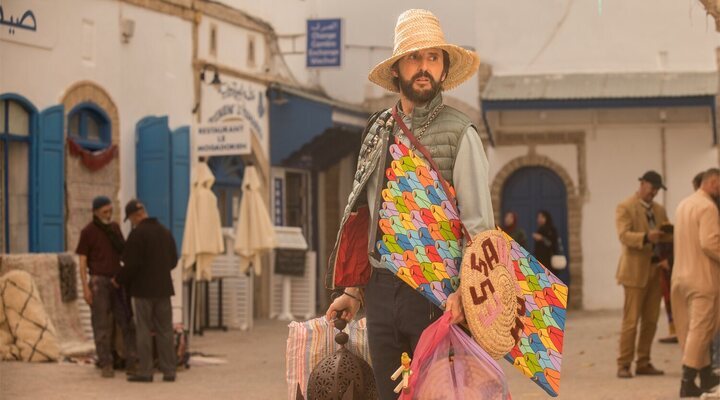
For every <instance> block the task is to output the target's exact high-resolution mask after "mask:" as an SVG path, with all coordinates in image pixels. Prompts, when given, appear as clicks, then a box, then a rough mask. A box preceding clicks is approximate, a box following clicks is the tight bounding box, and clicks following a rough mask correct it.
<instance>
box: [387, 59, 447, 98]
mask: <svg viewBox="0 0 720 400" xmlns="http://www.w3.org/2000/svg"><path fill="white" fill-rule="evenodd" d="M442 52H443V70H442V74H441V76H442V75H445V74H447V73H448V71H450V54H448V52H447V51H445V50H443V51H442ZM399 62H400V60H397V61H395V63H393V65H392V67H390V69H391V70H394V71H398V66H397V65H398V63H399ZM398 75H400V74H399V71H398ZM392 82H393V86H395V87H396V88H398V90H400V78H398V77H393V80H392Z"/></svg>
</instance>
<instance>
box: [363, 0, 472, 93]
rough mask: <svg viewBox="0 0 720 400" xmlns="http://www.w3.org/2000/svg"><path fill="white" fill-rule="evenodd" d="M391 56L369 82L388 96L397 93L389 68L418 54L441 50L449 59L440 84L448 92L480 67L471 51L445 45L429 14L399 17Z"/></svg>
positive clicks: (414, 12)
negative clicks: (404, 58) (389, 93)
mask: <svg viewBox="0 0 720 400" xmlns="http://www.w3.org/2000/svg"><path fill="white" fill-rule="evenodd" d="M394 40H395V43H394V46H393V55H392V57H390V58H388V59H387V60H385V61H383V62H381V63H380V64H378V65H376V66H375V68H373V69H372V71H370V74H369V75H368V79H370V81H371V82H373V83H375V84H377V85H378V86H380V87H382V88H384V89H387V90H389V91H391V92H395V93H397V92H399V90H398V88H397V87H396V86H395V85H393V74H392V66H393V64H395V62H396V61H398V60H399V59H400V58H402V57H404V56H406V55H408V54H411V53H414V52H416V51H420V50H428V49H433V48H435V49H442V50H445V51H446V52H447V53H448V55H449V56H450V68H449V70H448V72H447V78H446V79H445V81H444V82H443V84H442V87H443V89H444V90H450V89H453V88H455V87H456V86H458V85H460V84H461V83H463V82H465V81H466V80H468V79H469V78H470V77H471V76H472V75H473V74H474V73H475V72H476V71H477V70H478V67H480V57H479V56H478V55H477V53H475V52H474V51H470V50H466V49H463V48H462V47H460V46H456V45H454V44H450V43H448V42H446V41H445V34H444V33H443V31H442V28H441V27H440V20H438V18H437V17H436V16H435V15H434V14H433V13H431V12H430V11H428V10H420V9H413V10H407V11H405V12H404V13H402V14H401V15H400V16H399V17H398V20H397V24H396V25H395V38H394Z"/></svg>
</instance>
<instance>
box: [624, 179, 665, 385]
mask: <svg viewBox="0 0 720 400" xmlns="http://www.w3.org/2000/svg"><path fill="white" fill-rule="evenodd" d="M661 188H662V189H666V188H665V186H664V185H663V182H662V176H660V174H658V173H657V172H655V171H648V172H646V173H645V175H643V176H642V177H641V178H640V188H639V189H638V191H637V192H636V193H635V194H634V195H632V196H630V198H628V199H626V200H625V201H623V202H622V203H620V204H618V206H617V210H616V213H615V224H616V226H617V232H618V237H619V239H620V243H621V244H622V254H621V256H620V262H619V264H618V270H617V274H616V278H617V281H618V283H619V284H621V285H623V288H624V290H625V304H624V307H623V321H622V330H621V332H620V356H619V357H618V359H617V362H618V372H617V376H618V378H632V373H631V372H630V364H632V361H633V358H634V357H635V353H636V352H635V348H636V345H635V342H636V340H637V359H636V361H635V373H636V374H637V375H662V374H663V371H661V370H659V369H657V368H655V367H654V366H653V365H652V364H651V363H650V347H651V345H652V341H653V338H654V337H655V330H656V329H657V321H658V317H659V316H660V300H661V298H662V290H661V287H660V271H659V270H658V269H659V268H663V267H667V265H666V264H667V260H660V258H659V256H658V254H659V253H658V252H657V251H656V244H658V243H660V241H661V240H662V241H669V240H672V238H671V237H670V235H664V234H663V233H662V231H660V229H659V227H660V226H661V225H663V224H665V223H667V221H668V218H667V213H666V212H665V208H664V207H663V206H661V205H660V204H658V203H655V202H654V201H653V199H654V198H655V196H656V195H657V193H658V191H659V190H660V189H661ZM638 321H639V322H640V337H639V338H637V336H638V332H637V331H638Z"/></svg>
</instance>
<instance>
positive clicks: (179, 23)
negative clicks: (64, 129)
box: [0, 0, 193, 204]
mask: <svg viewBox="0 0 720 400" xmlns="http://www.w3.org/2000/svg"><path fill="white" fill-rule="evenodd" d="M10 4H13V3H12V2H11V3H10ZM3 6H4V11H5V13H6V14H9V8H10V7H7V6H6V4H3ZM15 8H17V7H15ZM20 8H22V9H23V10H24V9H33V11H34V12H35V14H36V16H37V18H38V21H39V22H38V25H39V28H40V27H43V25H42V24H43V23H44V21H47V20H51V21H61V22H62V23H57V24H55V26H54V28H56V30H55V31H54V32H52V35H53V38H54V39H53V41H52V44H51V46H50V47H49V48H47V49H45V48H39V47H35V46H27V45H22V44H18V43H14V42H9V41H5V40H0V70H2V71H3V73H2V74H0V93H7V92H15V93H19V94H21V95H23V96H25V97H26V98H28V99H29V100H30V101H31V102H32V103H33V104H34V105H35V106H36V107H37V108H38V109H41V110H42V109H45V108H47V107H50V106H53V105H57V104H59V103H60V101H61V100H62V96H63V95H64V93H65V91H66V90H67V89H68V88H69V87H70V86H72V85H73V84H75V83H77V82H79V81H83V80H90V81H92V82H94V83H95V84H97V85H99V86H101V87H102V88H104V89H105V90H106V91H107V92H108V94H109V95H110V97H111V98H112V100H113V101H114V103H115V105H116V106H117V108H118V112H119V115H120V148H121V151H120V168H121V186H120V187H121V189H120V195H119V197H120V203H121V204H124V203H125V202H126V201H127V200H129V199H130V198H132V197H133V196H134V195H135V124H136V123H137V122H138V121H139V120H140V119H141V118H143V117H145V116H148V115H167V116H168V117H169V122H170V127H171V128H173V129H174V128H176V127H178V126H181V125H189V124H190V123H191V119H192V114H191V110H192V108H193V89H192V69H191V60H192V52H191V51H192V40H191V33H192V29H191V24H190V22H188V21H183V20H181V19H179V18H176V17H172V16H168V15H163V14H159V13H156V12H152V11H148V10H146V9H142V8H137V7H134V6H129V5H127V4H122V3H120V2H115V1H93V0H66V1H63V2H62V3H60V2H54V1H42V0H28V1H26V2H25V1H23V5H22V7H20ZM18 9H19V8H18ZM120 17H123V18H129V19H132V20H134V21H135V34H134V37H133V38H132V39H131V41H130V43H128V44H123V43H121V40H120V32H119V24H118V21H119V19H120ZM83 21H85V22H83ZM84 30H85V31H89V33H84ZM86 43H89V45H85V44H86ZM88 54H89V55H90V56H89V59H84V55H88ZM66 111H67V110H66Z"/></svg>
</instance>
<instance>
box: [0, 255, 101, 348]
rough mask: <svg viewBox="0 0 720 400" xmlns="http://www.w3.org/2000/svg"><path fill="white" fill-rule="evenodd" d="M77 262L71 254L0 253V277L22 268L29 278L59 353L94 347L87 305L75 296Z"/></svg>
mask: <svg viewBox="0 0 720 400" xmlns="http://www.w3.org/2000/svg"><path fill="white" fill-rule="evenodd" d="M77 264H78V263H77V257H76V256H75V255H71V254H3V255H0V277H2V276H4V275H5V274H7V273H9V272H13V271H24V272H26V273H28V274H29V275H30V276H31V277H32V279H33V281H34V282H35V287H36V290H37V294H38V296H39V299H40V300H41V301H42V304H43V305H44V309H45V311H46V313H47V315H48V317H49V319H50V323H51V325H52V326H53V327H54V329H55V336H56V338H57V342H58V345H59V348H60V353H61V354H62V355H66V356H67V355H78V354H87V353H92V352H93V351H94V350H95V346H94V343H93V340H92V331H91V329H90V321H89V316H90V311H89V307H88V305H87V304H86V303H85V301H84V300H83V298H82V296H78V289H80V285H79V284H78V282H79V273H78V270H79V269H78V268H77ZM81 316H83V318H81ZM86 320H87V321H86Z"/></svg>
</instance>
